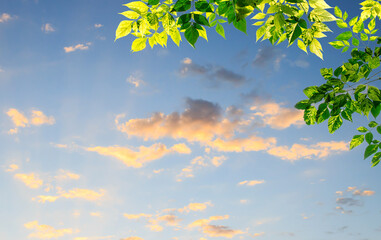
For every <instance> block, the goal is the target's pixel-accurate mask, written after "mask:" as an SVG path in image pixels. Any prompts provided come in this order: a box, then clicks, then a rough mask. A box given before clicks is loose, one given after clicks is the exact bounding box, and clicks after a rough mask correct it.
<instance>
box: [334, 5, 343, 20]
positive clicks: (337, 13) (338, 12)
mask: <svg viewBox="0 0 381 240" xmlns="http://www.w3.org/2000/svg"><path fill="white" fill-rule="evenodd" d="M335 15H336V17H338V18H342V17H343V12H342V11H341V10H340V8H339V7H338V6H336V7H335Z"/></svg>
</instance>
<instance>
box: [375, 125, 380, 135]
mask: <svg viewBox="0 0 381 240" xmlns="http://www.w3.org/2000/svg"><path fill="white" fill-rule="evenodd" d="M376 129H377V132H378V133H379V134H381V126H378V127H377V128H376Z"/></svg>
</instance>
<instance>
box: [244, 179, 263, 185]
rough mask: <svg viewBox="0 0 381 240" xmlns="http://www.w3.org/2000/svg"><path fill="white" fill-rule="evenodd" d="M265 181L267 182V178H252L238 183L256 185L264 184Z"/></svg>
mask: <svg viewBox="0 0 381 240" xmlns="http://www.w3.org/2000/svg"><path fill="white" fill-rule="evenodd" d="M263 183H265V180H250V181H248V180H245V181H242V182H240V183H238V185H246V186H255V185H258V184H263Z"/></svg>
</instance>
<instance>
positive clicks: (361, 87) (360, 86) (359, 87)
mask: <svg viewBox="0 0 381 240" xmlns="http://www.w3.org/2000/svg"><path fill="white" fill-rule="evenodd" d="M365 88H366V85H363V84H360V85H358V86H357V87H356V89H355V92H354V93H359V92H362V91H364V90H365Z"/></svg>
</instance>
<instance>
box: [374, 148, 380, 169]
mask: <svg viewBox="0 0 381 240" xmlns="http://www.w3.org/2000/svg"><path fill="white" fill-rule="evenodd" d="M380 158H381V152H378V153H376V154H374V156H373V158H372V167H375V166H377V164H379V163H380Z"/></svg>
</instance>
